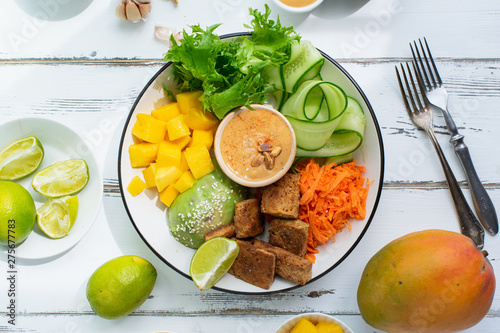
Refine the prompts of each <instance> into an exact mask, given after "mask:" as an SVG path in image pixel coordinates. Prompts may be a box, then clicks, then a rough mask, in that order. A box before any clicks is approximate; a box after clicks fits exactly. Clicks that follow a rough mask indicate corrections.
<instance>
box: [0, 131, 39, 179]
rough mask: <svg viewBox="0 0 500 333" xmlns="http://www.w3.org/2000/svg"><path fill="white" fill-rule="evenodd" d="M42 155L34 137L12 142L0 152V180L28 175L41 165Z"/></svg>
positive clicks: (37, 141)
mask: <svg viewBox="0 0 500 333" xmlns="http://www.w3.org/2000/svg"><path fill="white" fill-rule="evenodd" d="M43 154H44V151H43V146H42V144H41V143H40V141H39V140H38V139H37V138H35V137H34V136H29V137H27V138H24V139H21V140H17V141H15V142H12V143H11V144H10V145H8V146H7V147H5V149H4V150H2V151H1V152H0V180H15V179H19V178H22V177H24V176H27V175H29V174H30V173H32V172H33V171H35V170H36V169H37V168H38V166H39V165H40V163H42V160H43Z"/></svg>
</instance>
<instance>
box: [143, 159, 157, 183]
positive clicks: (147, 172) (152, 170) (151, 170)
mask: <svg viewBox="0 0 500 333" xmlns="http://www.w3.org/2000/svg"><path fill="white" fill-rule="evenodd" d="M155 174H156V163H151V164H150V165H149V166H148V167H147V168H146V169H144V170H142V175H143V176H144V181H145V182H146V188H151V187H155V186H156V182H155Z"/></svg>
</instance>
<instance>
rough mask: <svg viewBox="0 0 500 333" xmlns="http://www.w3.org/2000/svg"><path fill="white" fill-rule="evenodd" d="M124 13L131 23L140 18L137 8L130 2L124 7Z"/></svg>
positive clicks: (129, 0)
mask: <svg viewBox="0 0 500 333" xmlns="http://www.w3.org/2000/svg"><path fill="white" fill-rule="evenodd" d="M125 13H126V14H127V19H128V20H129V21H132V22H137V21H139V20H140V19H141V18H142V16H141V12H140V10H139V7H137V5H136V4H135V2H133V1H132V0H128V2H127V5H126V6H125Z"/></svg>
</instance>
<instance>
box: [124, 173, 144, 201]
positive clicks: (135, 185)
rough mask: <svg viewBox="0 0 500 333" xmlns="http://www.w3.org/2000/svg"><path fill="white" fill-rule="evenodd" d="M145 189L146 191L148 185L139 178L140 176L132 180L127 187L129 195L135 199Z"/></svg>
mask: <svg viewBox="0 0 500 333" xmlns="http://www.w3.org/2000/svg"><path fill="white" fill-rule="evenodd" d="M145 189H146V183H145V182H143V181H142V179H141V178H139V176H135V177H134V178H132V180H131V181H130V183H129V184H128V186H127V191H128V193H130V195H131V196H133V197H135V196H136V195H138V194H139V193H141V192H142V191H144V190H145Z"/></svg>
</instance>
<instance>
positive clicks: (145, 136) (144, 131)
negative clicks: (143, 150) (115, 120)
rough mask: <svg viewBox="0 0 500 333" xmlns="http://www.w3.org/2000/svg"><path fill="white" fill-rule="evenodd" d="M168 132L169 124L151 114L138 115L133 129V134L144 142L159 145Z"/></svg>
mask: <svg viewBox="0 0 500 333" xmlns="http://www.w3.org/2000/svg"><path fill="white" fill-rule="evenodd" d="M166 131H167V123H166V122H165V121H161V120H158V119H156V118H154V117H153V116H152V115H150V114H145V113H139V114H137V121H136V122H135V124H134V126H133V127H132V134H133V135H134V136H135V137H136V138H139V139H141V140H142V141H146V142H151V143H158V142H161V141H162V140H163V138H164V137H165V133H166Z"/></svg>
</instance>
